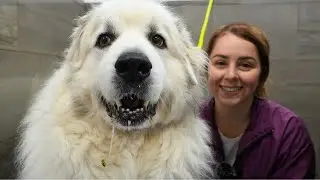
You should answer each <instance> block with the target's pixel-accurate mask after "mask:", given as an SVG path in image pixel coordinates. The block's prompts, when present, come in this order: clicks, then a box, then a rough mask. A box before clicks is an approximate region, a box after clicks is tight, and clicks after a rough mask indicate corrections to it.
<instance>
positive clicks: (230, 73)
mask: <svg viewBox="0 0 320 180" xmlns="http://www.w3.org/2000/svg"><path fill="white" fill-rule="evenodd" d="M237 77H238V72H237V68H236V66H234V65H229V67H228V68H227V71H226V74H225V78H226V79H235V78H237Z"/></svg>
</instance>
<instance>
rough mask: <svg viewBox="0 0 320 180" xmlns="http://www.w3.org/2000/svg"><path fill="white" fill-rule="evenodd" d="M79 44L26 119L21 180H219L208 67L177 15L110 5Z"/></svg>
mask: <svg viewBox="0 0 320 180" xmlns="http://www.w3.org/2000/svg"><path fill="white" fill-rule="evenodd" d="M71 39H72V42H71V44H70V47H69V48H68V49H67V50H66V56H65V61H64V62H63V63H62V65H61V67H60V68H59V69H57V70H56V71H55V73H54V74H53V75H52V77H51V78H50V79H49V80H48V81H47V83H46V84H45V86H44V87H43V88H42V90H41V91H40V92H39V94H37V96H36V98H35V100H34V102H33V104H32V106H31V107H30V109H29V111H28V113H27V115H26V117H25V118H24V119H23V121H22V124H21V128H20V130H21V138H20V143H19V145H18V146H17V159H16V162H17V163H18V178H114V179H119V178H130V179H144V178H151V179H164V178H165V179H167V178H183V179H193V178H206V177H210V175H211V174H212V170H211V164H210V163H211V162H213V158H212V155H211V152H210V147H209V145H208V144H209V142H210V133H209V128H208V127H207V125H206V123H205V122H204V121H203V120H201V119H200V118H199V117H198V112H197V111H198V110H197V109H198V105H199V100H200V98H201V96H202V91H203V90H202V85H201V84H202V83H201V82H202V81H203V79H204V78H203V77H204V74H205V73H204V70H205V68H204V67H205V65H206V62H207V59H206V56H205V55H204V53H203V52H202V51H201V50H200V49H198V48H197V47H195V46H194V45H193V44H192V42H191V38H190V35H189V33H188V31H187V30H186V28H185V25H184V24H183V23H182V21H181V20H180V19H179V18H178V17H177V16H176V15H175V14H173V13H172V12H171V11H169V10H168V9H167V8H166V7H165V6H164V5H163V4H160V3H158V2H154V1H150V0H149V1H147V0H135V1H134V3H133V1H132V0H107V1H106V2H104V3H102V4H101V5H99V6H97V7H95V8H93V9H92V10H90V11H89V12H88V13H87V14H86V15H84V16H83V17H80V18H79V19H78V21H77V27H76V28H75V29H74V31H73V34H72V36H71Z"/></svg>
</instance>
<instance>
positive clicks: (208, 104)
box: [199, 97, 213, 121]
mask: <svg viewBox="0 0 320 180" xmlns="http://www.w3.org/2000/svg"><path fill="white" fill-rule="evenodd" d="M199 114H200V117H201V118H202V119H204V120H208V121H210V119H212V116H213V98H212V97H210V98H207V99H204V100H202V101H201V103H200V107H199Z"/></svg>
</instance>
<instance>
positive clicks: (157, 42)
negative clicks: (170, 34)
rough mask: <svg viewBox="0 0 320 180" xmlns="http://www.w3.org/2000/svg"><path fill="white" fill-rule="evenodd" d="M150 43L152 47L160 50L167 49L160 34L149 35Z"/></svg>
mask: <svg viewBox="0 0 320 180" xmlns="http://www.w3.org/2000/svg"><path fill="white" fill-rule="evenodd" d="M150 41H151V43H152V44H153V45H154V46H156V47H158V48H160V49H164V48H166V47H167V45H166V41H165V39H164V38H163V37H162V36H161V35H160V34H151V35H150Z"/></svg>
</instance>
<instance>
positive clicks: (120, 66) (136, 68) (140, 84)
mask: <svg viewBox="0 0 320 180" xmlns="http://www.w3.org/2000/svg"><path fill="white" fill-rule="evenodd" d="M114 67H115V70H116V74H115V76H116V77H115V83H114V85H115V86H116V89H117V91H118V93H119V94H120V96H119V97H115V101H116V102H117V103H115V102H114V101H113V102H112V103H111V102H108V101H107V100H106V99H105V98H104V97H103V96H102V95H101V96H100V97H101V98H100V101H101V102H102V104H103V105H104V107H105V109H106V112H107V113H108V115H109V116H110V117H112V118H113V119H114V120H116V122H117V123H119V124H121V125H122V126H138V125H141V124H142V123H144V122H145V121H146V120H148V119H150V118H151V117H152V116H154V115H155V114H156V107H157V103H149V101H148V99H147V98H146V97H145V94H146V92H148V86H149V83H150V79H148V77H149V76H150V73H151V69H152V64H151V62H150V60H149V59H148V57H147V56H146V55H144V54H143V53H141V52H139V51H128V52H124V53H122V54H121V55H120V56H119V58H118V59H117V61H116V63H115V65H114ZM117 98H119V99H117Z"/></svg>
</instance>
